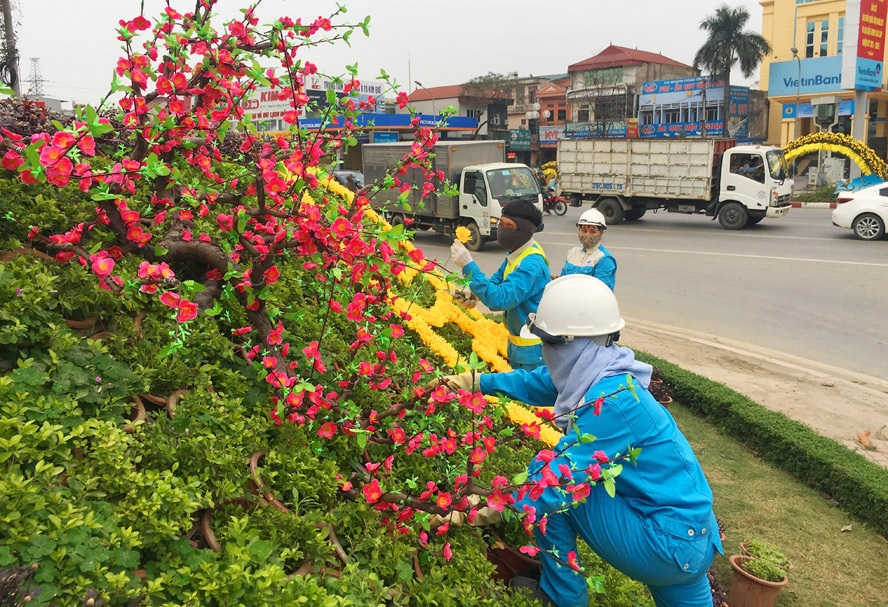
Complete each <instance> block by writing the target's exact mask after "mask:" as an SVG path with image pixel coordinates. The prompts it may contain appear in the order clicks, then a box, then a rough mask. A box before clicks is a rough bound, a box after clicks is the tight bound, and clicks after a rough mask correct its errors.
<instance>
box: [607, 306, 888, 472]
mask: <svg viewBox="0 0 888 607" xmlns="http://www.w3.org/2000/svg"><path fill="white" fill-rule="evenodd" d="M625 320H626V328H625V329H623V331H622V337H621V339H620V344H621V345H624V346H628V347H630V348H632V349H635V350H641V351H643V352H647V353H648V354H652V355H654V356H656V357H658V358H662V359H663V360H666V361H669V362H670V363H673V364H675V365H677V366H679V367H681V368H683V369H686V370H688V371H691V372H693V373H696V374H698V375H702V376H704V377H707V378H709V379H711V380H713V381H716V382H718V383H720V384H724V385H725V386H727V387H729V388H731V389H732V390H734V391H736V392H739V393H741V394H743V395H745V396H747V397H749V398H750V399H752V400H753V401H755V402H757V403H759V404H761V405H763V406H764V407H767V408H768V409H771V410H772V411H780V412H782V413H783V414H784V415H786V416H787V417H790V418H792V419H794V420H796V421H799V422H802V423H804V424H805V425H807V426H809V427H810V428H812V429H813V430H815V431H816V432H817V433H819V434H821V435H823V436H827V437H829V438H832V439H834V440H836V441H838V442H840V443H841V444H843V445H845V446H846V447H848V448H849V449H851V450H854V451H857V452H859V453H860V454H861V455H863V456H864V457H866V458H867V459H869V460H870V461H873V462H875V463H877V464H880V465H881V466H884V467H886V468H888V379H886V380H883V379H879V378H875V377H869V376H866V375H861V374H859V373H854V372H853V371H848V370H845V369H840V368H837V367H832V366H829V365H824V364H820V363H816V362H814V361H810V360H805V359H802V358H798V357H794V356H789V355H786V354H783V353H780V352H775V351H773V350H767V349H764V348H758V347H756V346H752V345H749V344H743V343H739V342H733V341H729V340H725V339H721V338H719V337H716V336H713V335H706V334H702V333H695V332H690V331H685V330H684V329H680V328H677V327H670V326H666V325H659V324H656V323H650V322H646V321H642V320H639V319H635V318H626V319H625ZM866 430H869V431H870V434H869V436H868V439H869V441H870V442H871V443H872V448H871V449H864V447H863V446H862V445H861V443H860V442H859V441H858V434H863V433H864V432H865V431H866Z"/></svg>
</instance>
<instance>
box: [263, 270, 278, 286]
mask: <svg viewBox="0 0 888 607" xmlns="http://www.w3.org/2000/svg"><path fill="white" fill-rule="evenodd" d="M263 276H265V284H269V285H273V284H274V283H276V282H277V281H278V278H280V277H281V271H280V270H278V269H277V266H271V267H270V268H268V269H267V270H265V272H264V273H263Z"/></svg>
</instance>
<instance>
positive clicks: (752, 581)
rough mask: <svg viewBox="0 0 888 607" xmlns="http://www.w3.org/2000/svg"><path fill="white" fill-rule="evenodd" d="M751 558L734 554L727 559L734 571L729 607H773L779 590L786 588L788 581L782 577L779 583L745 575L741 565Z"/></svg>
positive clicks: (748, 574) (749, 574)
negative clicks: (730, 606)
mask: <svg viewBox="0 0 888 607" xmlns="http://www.w3.org/2000/svg"><path fill="white" fill-rule="evenodd" d="M751 558H752V557H748V556H744V555H742V554H735V555H734V556H732V557H731V558H730V559H728V560H729V561H730V562H731V567H733V569H734V577H732V578H731V592H730V597H729V598H730V599H731V605H733V606H734V607H773V606H774V604H775V603H776V601H777V595H778V594H779V593H780V589H781V588H783V587H784V586H786V584H788V583H789V580H788V579H787V578H786V577H785V576H784V578H783V580H781V581H779V582H767V581H765V580H760V579H759V578H757V577H755V576H754V575H752V574H751V573H747V572H746V571H744V570H743V568H742V564H743V563H745V562H746V561H748V560H750V559H751Z"/></svg>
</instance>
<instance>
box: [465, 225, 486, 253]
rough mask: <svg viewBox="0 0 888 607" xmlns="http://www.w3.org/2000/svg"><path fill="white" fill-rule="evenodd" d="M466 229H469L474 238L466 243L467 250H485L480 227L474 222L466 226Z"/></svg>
mask: <svg viewBox="0 0 888 607" xmlns="http://www.w3.org/2000/svg"><path fill="white" fill-rule="evenodd" d="M465 227H466V228H468V229H469V232H471V234H472V236H471V237H470V238H469V240H468V241H466V243H465V245H466V248H467V249H468V250H470V251H480V250H481V249H483V248H484V237H483V236H481V229H480V228H479V227H478V224H477V223H475V222H474V221H470V222H469V223H467V224H465Z"/></svg>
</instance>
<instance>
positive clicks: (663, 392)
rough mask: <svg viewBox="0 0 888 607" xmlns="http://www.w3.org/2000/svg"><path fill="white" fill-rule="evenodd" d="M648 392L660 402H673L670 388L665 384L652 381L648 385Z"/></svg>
mask: <svg viewBox="0 0 888 607" xmlns="http://www.w3.org/2000/svg"><path fill="white" fill-rule="evenodd" d="M648 392H650V393H651V396H653V397H654V398H655V399H656V400H657V402H658V403H661V404H669V403H671V402H672V397H671V396H669V390H668V389H667V388H666V385H665V384H655V383H652V384H651V385H650V386H648Z"/></svg>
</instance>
